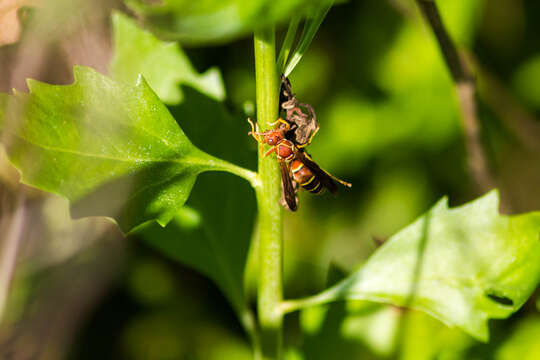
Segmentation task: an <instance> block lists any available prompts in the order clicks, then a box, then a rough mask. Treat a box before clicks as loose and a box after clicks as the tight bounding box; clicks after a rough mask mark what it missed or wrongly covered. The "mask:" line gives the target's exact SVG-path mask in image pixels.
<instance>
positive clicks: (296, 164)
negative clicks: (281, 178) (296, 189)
mask: <svg viewBox="0 0 540 360" xmlns="http://www.w3.org/2000/svg"><path fill="white" fill-rule="evenodd" d="M291 172H292V174H293V178H294V181H296V182H297V183H298V184H299V185H300V186H301V187H303V188H304V189H306V190H307V191H309V192H311V193H314V194H319V193H320V192H321V191H322V190H323V187H322V185H321V182H320V181H319V179H317V177H316V176H315V174H313V172H312V171H311V170H310V169H309V168H308V167H307V166H305V165H304V164H303V163H302V162H301V161H299V160H293V162H292V164H291Z"/></svg>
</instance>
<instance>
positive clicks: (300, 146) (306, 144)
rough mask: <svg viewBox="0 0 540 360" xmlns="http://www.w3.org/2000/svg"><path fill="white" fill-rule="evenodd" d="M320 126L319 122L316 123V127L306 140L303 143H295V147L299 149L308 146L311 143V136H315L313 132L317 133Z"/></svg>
mask: <svg viewBox="0 0 540 360" xmlns="http://www.w3.org/2000/svg"><path fill="white" fill-rule="evenodd" d="M320 128H321V126H320V125H319V124H317V127H316V128H315V131H313V133H312V134H311V136H310V137H309V140H308V142H307V143H305V144H303V145H296V147H297V148H300V149H301V148H304V147H306V146H308V145H309V144H311V142H312V141H313V138H314V137H315V134H317V132H318V131H319V129H320Z"/></svg>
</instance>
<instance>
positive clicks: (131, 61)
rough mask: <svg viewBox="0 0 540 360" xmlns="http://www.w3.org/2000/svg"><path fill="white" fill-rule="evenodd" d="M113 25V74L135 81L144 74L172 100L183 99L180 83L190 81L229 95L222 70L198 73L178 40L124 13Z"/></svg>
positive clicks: (210, 93)
mask: <svg viewBox="0 0 540 360" xmlns="http://www.w3.org/2000/svg"><path fill="white" fill-rule="evenodd" d="M113 29H114V48H115V52H114V57H113V60H112V64H111V73H112V76H113V78H115V79H117V80H122V81H125V82H127V83H134V82H135V81H136V80H137V77H138V76H139V74H142V75H143V76H144V78H145V80H146V81H147V82H148V84H149V85H150V87H151V88H152V89H153V90H154V91H155V92H156V94H157V95H158V96H159V98H160V99H161V100H162V101H164V102H166V103H169V104H176V103H179V102H180V101H182V98H183V95H182V90H181V88H180V84H186V85H190V86H192V87H193V88H195V89H197V90H199V91H201V92H202V93H204V94H206V95H208V96H210V97H213V98H215V99H218V100H223V99H224V98H225V88H224V85H223V80H222V78H221V74H220V72H219V70H218V69H217V68H211V69H209V70H208V71H206V72H205V73H203V74H199V73H197V71H196V70H195V69H194V68H193V66H192V65H191V63H190V61H189V59H188V58H187V56H186V54H184V52H183V51H182V49H181V48H180V46H179V45H178V44H177V43H170V42H163V41H161V40H159V39H157V38H156V37H154V36H153V35H152V34H151V33H149V32H147V31H144V30H142V29H140V28H139V27H138V26H137V25H136V24H135V22H134V21H133V20H131V19H130V18H128V17H127V16H125V15H123V14H121V13H115V14H114V15H113Z"/></svg>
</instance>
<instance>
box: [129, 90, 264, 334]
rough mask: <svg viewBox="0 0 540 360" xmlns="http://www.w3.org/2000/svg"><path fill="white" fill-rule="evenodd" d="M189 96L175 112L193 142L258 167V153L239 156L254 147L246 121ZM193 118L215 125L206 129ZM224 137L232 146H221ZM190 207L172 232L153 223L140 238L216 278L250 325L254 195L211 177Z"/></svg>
mask: <svg viewBox="0 0 540 360" xmlns="http://www.w3.org/2000/svg"><path fill="white" fill-rule="evenodd" d="M183 91H184V93H185V96H186V101H184V102H183V103H182V104H180V105H178V106H175V107H172V108H171V113H172V114H173V115H174V116H175V117H176V118H184V119H186V121H183V122H182V127H183V129H184V130H185V132H186V134H187V135H188V136H189V137H190V139H193V140H194V141H196V142H197V143H200V144H201V147H202V148H203V149H204V150H205V151H208V152H212V153H219V154H220V155H221V156H223V157H225V158H226V159H228V160H230V161H234V162H235V163H239V164H245V165H253V164H252V162H254V160H255V158H256V156H254V153H253V152H248V151H239V148H242V147H244V146H245V148H248V145H249V141H250V140H249V138H248V137H247V136H246V135H245V134H246V133H245V123H244V121H242V119H243V116H239V117H234V116H231V115H229V114H228V113H227V112H226V111H225V109H224V107H223V105H222V104H221V103H219V102H217V101H215V100H214V99H211V98H209V97H207V96H204V95H203V94H201V93H200V92H197V91H195V90H193V89H190V88H184V89H183ZM191 113H199V114H201V116H202V117H203V118H205V119H210V120H209V121H207V122H205V123H204V124H201V122H200V121H198V119H197V118H196V117H194V116H190V114H191ZM223 138H225V139H227V140H228V141H227V142H224V141H220V139H223ZM230 144H235V145H236V146H230ZM187 205H188V206H189V207H184V208H182V209H181V210H180V212H179V213H178V214H177V216H175V217H174V219H173V220H172V221H171V223H170V224H169V225H167V227H165V228H162V227H160V226H158V225H156V224H155V223H154V224H152V223H148V224H145V225H143V226H141V227H140V228H138V229H137V230H135V231H134V234H135V235H137V236H138V237H140V238H142V239H143V240H144V241H145V242H146V243H148V244H150V245H152V246H153V247H155V248H157V249H159V250H160V251H162V252H163V253H165V254H166V255H168V256H169V257H171V258H173V259H175V260H177V261H179V262H181V263H183V264H185V265H187V266H190V267H193V268H194V269H196V270H198V271H200V272H202V273H203V274H205V275H206V276H208V277H209V278H211V279H212V280H213V281H214V282H215V283H216V284H217V285H218V286H219V288H220V289H221V290H222V291H223V293H224V294H225V295H226V296H227V298H228V299H229V301H230V302H231V304H232V305H233V307H234V308H235V310H236V311H237V313H238V314H239V315H240V316H241V321H243V322H245V321H246V319H244V318H242V317H243V316H245V315H244V314H245V311H246V310H245V307H246V301H245V295H244V290H243V277H244V275H243V274H244V268H245V263H246V258H247V252H248V247H249V243H250V238H251V232H252V231H253V222H254V217H255V210H256V209H255V199H254V194H253V192H252V191H251V190H250V189H249V186H247V185H246V184H245V182H243V181H242V180H240V179H237V178H235V177H232V176H229V175H225V174H219V173H208V174H203V175H201V176H200V178H199V179H198V180H197V184H196V185H195V187H194V189H193V192H192V194H191V196H190V198H189V200H188V202H187ZM244 325H246V324H245V323H244Z"/></svg>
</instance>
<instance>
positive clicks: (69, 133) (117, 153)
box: [0, 67, 224, 232]
mask: <svg viewBox="0 0 540 360" xmlns="http://www.w3.org/2000/svg"><path fill="white" fill-rule="evenodd" d="M74 78H75V82H74V83H73V84H72V85H67V86H55V85H48V84H44V83H40V82H37V81H33V80H29V81H28V87H29V88H30V93H29V94H24V93H16V94H15V95H12V96H9V101H8V102H7V104H6V107H5V109H6V110H5V111H6V112H5V115H6V116H2V118H5V120H6V123H5V126H4V129H3V139H4V142H5V144H6V146H7V151H8V155H9V157H10V159H11V161H12V162H13V163H14V164H15V166H16V167H17V168H18V169H19V171H20V172H21V175H22V177H21V181H22V182H24V183H26V184H28V185H31V186H34V187H37V188H40V189H42V190H45V191H49V192H54V193H57V194H60V195H63V196H65V197H67V198H68V199H70V200H71V201H72V205H73V208H72V211H73V213H74V215H75V216H89V215H101V216H110V217H114V218H115V219H116V220H117V222H118V224H119V225H120V227H121V229H122V230H123V231H125V232H128V231H130V230H131V229H132V228H133V227H135V226H136V225H139V224H141V223H143V222H145V221H148V220H151V219H157V220H158V221H159V222H160V223H161V224H166V223H167V222H168V221H169V220H170V219H171V217H172V216H173V214H175V213H176V212H177V211H178V209H180V208H181V207H182V205H183V204H184V202H185V201H186V199H187V197H188V195H189V193H190V191H191V188H192V187H193V184H194V183H195V179H196V177H197V175H198V174H199V173H201V172H203V171H207V170H213V169H218V168H220V166H222V165H223V164H224V162H223V161H221V160H219V159H216V158H213V157H211V156H210V155H208V154H206V153H204V152H202V151H200V150H199V149H197V148H196V147H195V146H194V145H193V144H192V143H191V142H190V141H189V140H188V138H187V137H186V135H185V134H184V132H183V131H182V129H180V127H179V126H178V124H177V123H176V121H175V120H174V118H173V117H172V116H171V114H170V113H169V111H168V110H167V108H166V107H165V106H164V105H163V104H162V103H161V101H160V100H159V99H158V97H157V96H156V94H155V93H154V92H153V91H152V90H151V89H150V87H149V86H148V85H147V84H146V82H145V81H144V80H142V78H140V79H139V81H138V82H137V84H136V85H135V86H131V85H127V84H121V83H117V82H115V81H113V80H111V79H109V78H107V77H105V76H103V75H101V74H99V73H97V72H96V71H94V70H92V69H90V68H86V67H75V68H74ZM5 98H6V95H4V101H6V100H5ZM0 123H1V121H0ZM221 169H223V168H221Z"/></svg>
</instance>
